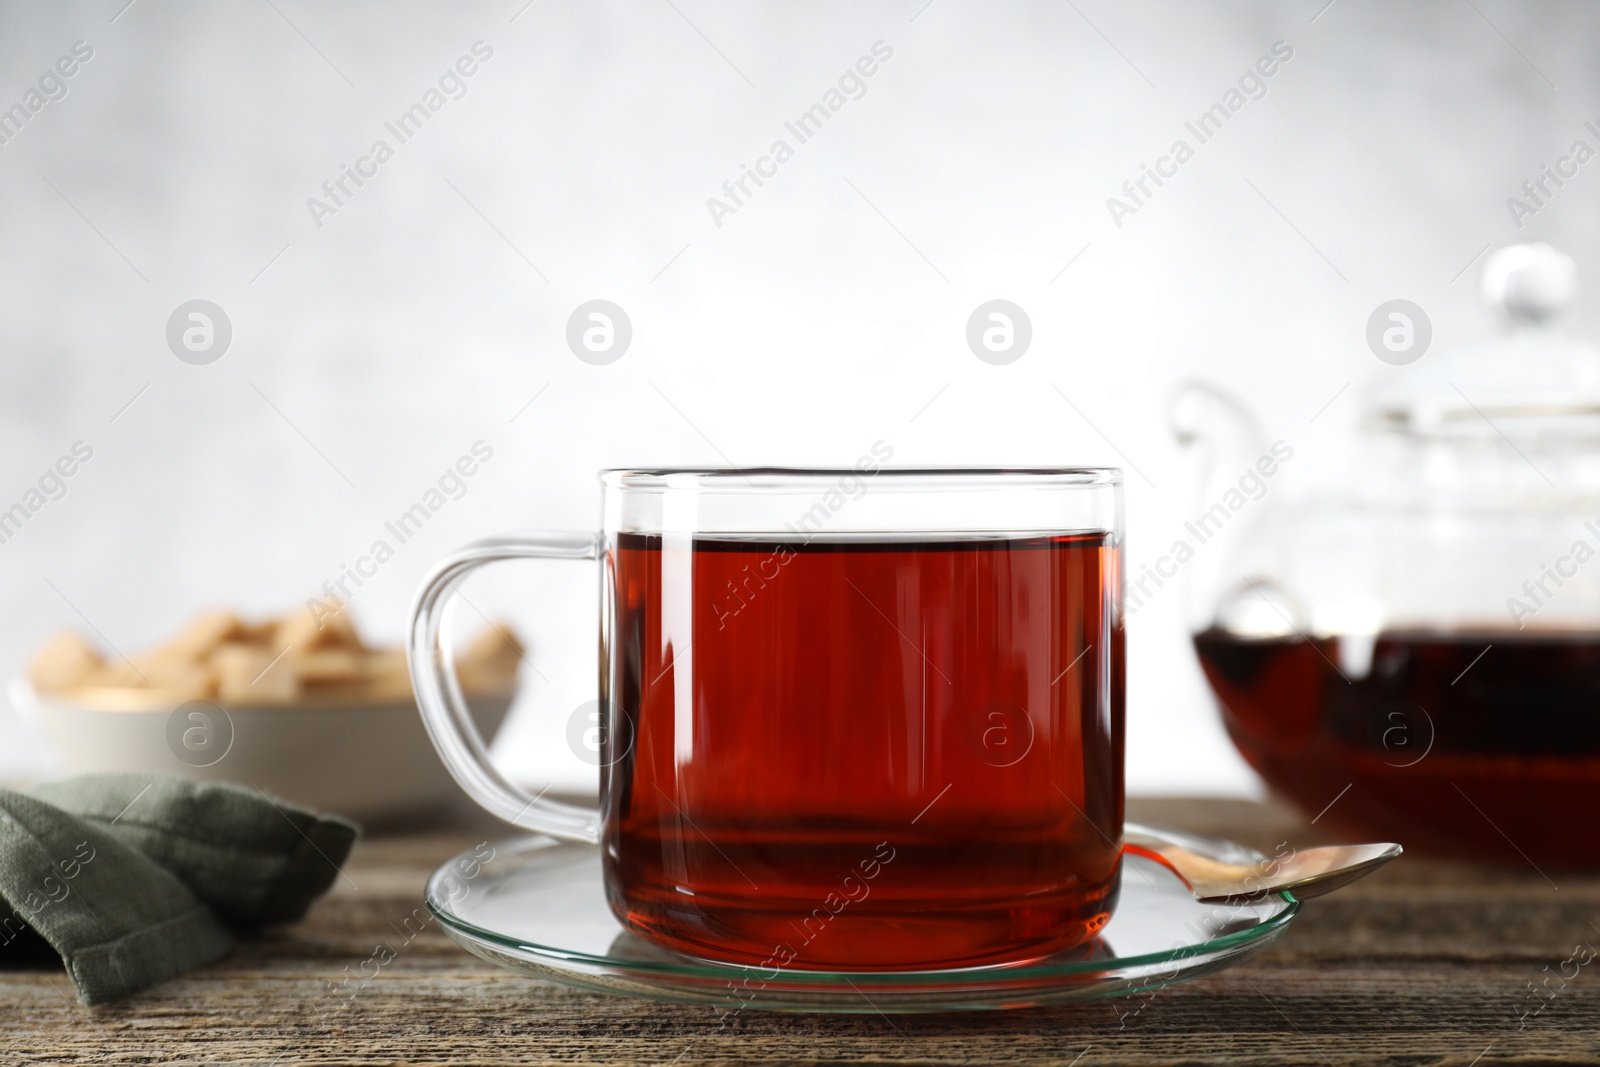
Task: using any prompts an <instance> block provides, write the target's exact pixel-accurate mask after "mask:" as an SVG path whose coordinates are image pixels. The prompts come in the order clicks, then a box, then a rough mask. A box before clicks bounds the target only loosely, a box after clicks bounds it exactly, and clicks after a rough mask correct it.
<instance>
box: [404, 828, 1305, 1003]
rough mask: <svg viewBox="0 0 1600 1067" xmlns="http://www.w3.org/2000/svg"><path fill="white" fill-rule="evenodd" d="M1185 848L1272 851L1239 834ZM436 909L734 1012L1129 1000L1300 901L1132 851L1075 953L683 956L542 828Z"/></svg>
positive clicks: (545, 968)
mask: <svg viewBox="0 0 1600 1067" xmlns="http://www.w3.org/2000/svg"><path fill="white" fill-rule="evenodd" d="M1174 836H1177V835H1174ZM1185 843H1186V844H1189V845H1190V846H1191V847H1204V848H1206V850H1207V851H1209V852H1211V854H1213V855H1218V856H1228V857H1229V858H1237V859H1241V860H1242V859H1246V858H1248V857H1255V859H1256V860H1260V859H1264V858H1265V857H1262V856H1260V855H1259V853H1254V852H1250V851H1249V850H1247V849H1243V848H1242V847H1241V846H1238V845H1235V844H1232V843H1231V842H1225V841H1216V840H1212V839H1197V838H1193V837H1185ZM491 857H492V858H491ZM427 904H428V908H429V910H431V911H432V912H433V914H434V915H435V916H436V917H437V918H438V920H439V925H440V927H441V928H442V929H443V930H444V932H445V933H446V934H448V935H449V936H450V937H451V938H452V939H453V940H454V941H455V942H456V943H457V944H459V945H461V946H462V947H463V948H465V949H467V950H468V951H469V952H472V953H474V954H476V955H478V956H481V957H483V958H484V959H486V960H489V961H490V962H491V963H498V964H500V965H501V966H503V967H508V968H510V969H511V970H513V971H520V972H521V973H523V974H528V975H532V976H533V977H535V978H543V979H546V980H548V981H552V982H560V983H562V984H563V985H569V986H577V987H579V988H581V989H592V990H599V991H602V992H607V993H620V994H623V995H626V996H636V997H648V998H651V999H655V1000H671V1001H680V1002H684V1003H690V1004H704V1005H711V1006H714V1007H720V1008H722V1009H724V1010H725V1011H726V1012H730V1013H732V1012H737V1011H740V1010H743V1009H745V1008H755V1009H768V1010H778V1011H812V1012H867V1013H871V1012H877V1013H885V1012H931V1011H960V1010H981V1009H994V1008H1022V1007H1029V1006H1032V1005H1037V1004H1056V1003H1060V1002H1062V1001H1069V1000H1088V999H1092V998H1095V997H1115V996H1124V995H1127V994H1131V993H1138V992H1142V991H1145V990H1149V989H1157V988H1160V987H1161V986H1165V985H1172V984H1174V983H1176V982H1187V981H1190V980H1192V979H1195V978H1200V977H1203V976H1205V975H1208V974H1213V973H1215V972H1217V971H1220V970H1222V969H1224V968H1226V967H1231V966H1232V965H1233V964H1235V963H1239V962H1240V961H1242V960H1247V959H1249V958H1250V957H1251V956H1254V955H1255V954H1256V953H1258V952H1260V951H1261V950H1262V949H1263V948H1265V947H1266V946H1267V945H1269V944H1271V943H1272V942H1273V941H1274V940H1276V939H1277V937H1278V935H1279V934H1281V933H1283V931H1284V930H1285V929H1286V928H1287V927H1288V925H1289V922H1290V921H1291V920H1292V919H1293V918H1294V917H1295V914H1296V913H1297V912H1298V911H1299V910H1300V905H1299V903H1298V902H1297V901H1295V900H1294V898H1293V897H1291V896H1289V895H1288V894H1287V893H1284V894H1280V895H1279V896H1276V897H1272V898H1269V899H1268V900H1266V901H1264V902H1262V903H1259V904H1250V905H1244V906H1232V905H1228V906H1219V905H1212V904H1200V903H1198V902H1197V901H1195V899H1194V898H1193V896H1191V895H1190V893H1189V890H1188V889H1187V888H1186V887H1185V886H1184V884H1183V883H1182V882H1181V881H1180V880H1179V879H1178V877H1177V875H1175V874H1173V873H1172V872H1171V871H1169V870H1168V869H1167V868H1165V867H1163V866H1161V865H1160V864H1158V863H1156V862H1154V861H1152V860H1148V859H1145V858H1144V857H1142V856H1137V855H1133V854H1128V855H1125V856H1124V860H1123V875H1122V898H1121V900H1120V902H1119V903H1118V904H1117V908H1116V911H1115V913H1114V914H1113V915H1112V918H1111V922H1110V923H1108V924H1107V926H1106V928H1105V929H1104V930H1103V931H1102V932H1101V933H1100V936H1099V937H1097V938H1095V940H1093V941H1091V942H1090V943H1089V944H1087V945H1083V946H1080V947H1078V948H1076V949H1072V950H1071V951H1069V952H1063V953H1058V954H1056V955H1053V956H1046V957H1043V958H1034V959H1028V960H1024V961H1021V962H1017V963H1008V964H1002V965H998V966H987V967H966V968H960V969H955V970H927V971H843V972H840V971H816V970H798V969H787V968H766V969H763V968H760V967H742V966H738V965H734V964H722V963H715V962H711V961H708V960H701V959H695V958H692V957H689V956H682V955H679V954H677V953H675V952H671V951H668V950H666V949H662V948H659V947H657V946H655V945H652V944H651V943H649V942H647V941H644V940H643V939H641V938H638V937H635V936H634V935H633V934H631V933H629V932H628V931H626V930H624V929H623V927H622V925H621V924H620V923H618V922H617V920H616V918H615V917H614V916H613V915H612V914H611V909H610V907H608V906H607V904H606V898H605V890H604V888H603V886H602V884H601V876H600V850H599V849H598V848H597V847H595V846H594V845H585V844H574V843H571V842H565V841H555V840H552V839H551V838H548V837H537V836H535V837H524V838H518V839H516V840H514V841H511V842H505V843H500V844H497V845H495V846H493V851H492V852H491V851H490V849H489V848H488V847H485V846H480V847H479V848H477V849H474V850H473V851H471V852H464V853H462V854H461V855H460V856H458V857H456V858H455V859H453V860H451V861H450V862H448V863H446V864H445V865H444V866H443V867H441V868H439V870H437V871H436V872H434V875H433V877H432V878H431V879H429V880H428V892H427Z"/></svg>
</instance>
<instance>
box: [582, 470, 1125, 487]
mask: <svg viewBox="0 0 1600 1067" xmlns="http://www.w3.org/2000/svg"><path fill="white" fill-rule="evenodd" d="M851 476H854V477H858V478H860V477H865V478H871V479H872V480H873V481H874V482H877V481H878V480H879V479H884V478H887V479H889V480H890V481H897V480H907V481H911V482H913V483H914V484H915V485H916V486H917V488H918V489H920V490H921V491H929V490H932V489H934V488H935V485H933V484H927V483H929V482H934V483H937V481H938V480H939V479H946V480H948V481H949V482H950V483H953V484H954V485H956V486H957V487H960V488H976V487H980V486H983V485H985V484H989V485H997V486H1003V485H1005V484H1006V483H1007V482H1013V483H1015V482H1022V483H1025V484H1026V483H1042V484H1045V485H1049V486H1054V487H1059V488H1069V487H1083V488H1093V487H1096V486H1119V485H1122V484H1123V474H1122V468H1120V467H876V468H873V469H870V470H858V469H856V468H854V467H612V468H608V469H606V470H602V471H601V472H600V482H601V484H602V485H604V486H605V487H606V488H607V489H627V490H651V489H690V488H694V489H701V490H706V489H712V490H716V489H726V490H728V491H731V492H750V491H751V490H756V491H768V492H770V491H772V490H776V489H782V488H785V487H786V486H787V485H789V484H794V485H797V486H798V485H801V484H803V483H806V482H811V481H814V480H816V479H822V478H834V479H838V478H846V477H851Z"/></svg>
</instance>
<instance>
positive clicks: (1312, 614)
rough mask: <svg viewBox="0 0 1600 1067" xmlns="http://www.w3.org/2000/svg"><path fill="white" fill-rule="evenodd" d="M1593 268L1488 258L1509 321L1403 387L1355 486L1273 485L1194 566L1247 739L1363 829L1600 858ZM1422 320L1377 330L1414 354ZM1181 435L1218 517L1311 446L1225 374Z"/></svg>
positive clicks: (1368, 445) (1517, 858)
mask: <svg viewBox="0 0 1600 1067" xmlns="http://www.w3.org/2000/svg"><path fill="white" fill-rule="evenodd" d="M1574 273H1575V272H1574V266H1573V261H1572V260H1571V259H1570V258H1569V257H1567V256H1565V255H1563V254H1562V253H1560V252H1558V251H1556V250H1555V249H1553V248H1550V247H1549V246H1547V245H1517V246H1512V247H1509V248H1503V249H1500V250H1499V251H1497V252H1495V253H1494V254H1492V255H1491V256H1490V257H1489V259H1488V260H1487V261H1486V263H1485V266H1484V269H1483V278H1482V294H1483V298H1484V302H1485V303H1486V304H1487V305H1488V307H1489V308H1490V310H1491V311H1492V312H1493V314H1494V315H1495V316H1496V318H1498V319H1499V320H1500V325H1501V329H1500V330H1499V332H1498V334H1497V335H1496V336H1494V337H1493V338H1492V339H1490V340H1488V341H1487V342H1485V343H1482V344H1479V345H1476V346H1472V347H1468V348H1464V349H1460V350H1457V351H1445V352H1436V353H1431V354H1430V353H1426V352H1424V353H1422V355H1421V358H1419V359H1417V360H1416V361H1415V362H1411V363H1409V364H1407V365H1405V366H1399V367H1396V368H1395V370H1393V371H1390V372H1388V373H1386V374H1385V375H1383V379H1384V380H1383V381H1382V383H1381V384H1380V385H1378V386H1377V387H1375V388H1374V389H1372V390H1370V391H1369V392H1368V394H1367V396H1366V400H1365V404H1364V409H1363V418H1362V422H1361V430H1360V433H1359V441H1358V442H1355V447H1354V448H1353V449H1352V451H1351V453H1350V455H1351V457H1352V459H1353V460H1354V463H1355V465H1354V468H1353V469H1354V472H1355V475H1356V476H1355V477H1352V478H1350V479H1347V482H1348V484H1347V485H1346V486H1345V487H1344V489H1343V490H1342V491H1340V492H1337V493H1333V494H1329V495H1324V496H1322V497H1319V498H1316V499H1312V500H1308V501H1305V502H1303V503H1301V504H1298V505H1297V506H1294V507H1292V508H1290V507H1284V506H1282V505H1281V504H1280V503H1279V501H1278V499H1277V492H1276V489H1274V491H1273V492H1271V493H1268V492H1265V490H1263V493H1262V499H1260V500H1259V501H1255V502H1250V503H1249V506H1248V508H1238V509H1237V510H1236V511H1234V510H1230V514H1229V517H1228V521H1227V523H1226V524H1225V525H1224V524H1223V523H1222V522H1221V521H1220V519H1219V520H1218V521H1217V523H1216V525H1217V528H1216V529H1215V530H1214V531H1213V532H1214V533H1215V535H1216V536H1215V541H1214V542H1213V543H1214V544H1215V546H1216V547H1215V549H1214V550H1210V551H1207V552H1204V553H1197V555H1196V560H1195V564H1196V565H1194V566H1191V567H1190V568H1189V596H1188V603H1189V617H1190V623H1191V627H1192V629H1193V630H1194V645H1195V649H1196V652H1197V654H1198V656H1199V659H1200V663H1201V666H1202V668H1203V670H1204V672H1205V675H1206V678H1207V680H1208V682H1209V683H1210V685H1211V687H1212V689H1213V691H1214V692H1215V694H1216V696H1217V698H1218V702H1219V704H1220V705H1221V711H1222V716H1223V721H1224V723H1225V725H1226V727H1227V730H1228V733H1229V735H1230V736H1231V737H1232V739H1233V741H1234V743H1235V744H1236V745H1237V746H1238V748H1239V750H1240V752H1241V753H1242V754H1243V755H1244V757H1245V759H1246V760H1247V761H1249V763H1250V764H1251V765H1252V766H1253V767H1254V768H1255V769H1256V770H1257V771H1258V772H1259V773H1260V774H1261V775H1262V777H1263V778H1265V779H1266V781H1267V783H1268V784H1269V785H1270V786H1272V787H1273V788H1274V789H1275V790H1276V791H1278V792H1280V793H1282V794H1284V795H1286V796H1287V797H1288V798H1289V799H1291V800H1292V801H1294V802H1295V803H1296V804H1298V805H1299V806H1300V807H1301V808H1302V809H1303V810H1305V811H1306V812H1307V813H1309V814H1311V815H1324V814H1325V815H1326V821H1327V822H1329V823H1332V824H1335V825H1338V826H1341V827H1342V828H1343V829H1345V830H1346V831H1347V832H1351V833H1355V834H1358V835H1361V836H1365V837H1369V838H1381V839H1388V840H1394V841H1399V842H1400V843H1402V844H1404V845H1406V846H1407V847H1413V846H1414V847H1418V848H1421V849H1423V850H1428V851H1434V852H1443V853H1447V854H1453V855H1456V856H1462V857H1467V858H1472V859H1481V860H1489V861H1500V862H1507V863H1520V864H1526V863H1534V864H1535V865H1538V866H1540V867H1541V868H1542V867H1544V866H1551V867H1563V868H1600V820H1596V819H1593V818H1591V817H1590V813H1592V812H1597V811H1600V351H1597V350H1596V349H1594V348H1593V347H1591V346H1589V345H1587V344H1582V343H1579V342H1577V341H1574V340H1572V339H1570V338H1569V337H1567V335H1566V334H1565V333H1563V332H1562V331H1561V330H1560V329H1559V328H1558V326H1557V320H1558V319H1559V317H1560V315H1561V313H1562V312H1563V311H1564V310H1566V309H1567V307H1569V306H1570V304H1571V302H1572V298H1573V295H1574V289H1575V286H1574ZM1417 317H1418V316H1417V315H1416V314H1415V310H1412V311H1407V310H1406V309H1404V308H1402V309H1401V310H1398V311H1395V312H1392V313H1391V315H1390V319H1391V321H1390V323H1389V324H1388V326H1387V330H1385V329H1383V327H1384V326H1385V324H1384V323H1383V322H1381V321H1380V322H1379V328H1380V330H1379V331H1375V332H1374V336H1376V337H1377V338H1379V339H1380V340H1379V343H1380V344H1381V343H1383V342H1382V339H1383V338H1384V334H1385V333H1387V332H1388V330H1393V331H1396V332H1395V333H1393V334H1390V335H1389V339H1390V340H1392V341H1396V342H1398V343H1399V344H1400V345H1401V346H1402V347H1403V345H1404V343H1405V342H1406V341H1408V340H1411V341H1414V338H1415V337H1416V336H1417V333H1416V331H1417V330H1418V329H1425V328H1426V325H1425V320H1424V322H1423V323H1422V324H1420V325H1419V323H1418V322H1417V321H1415V320H1416V318H1417ZM1419 347H1420V346H1419ZM1374 351H1378V347H1377V345H1375V347H1374ZM1380 355H1383V353H1380ZM1386 361H1387V362H1398V361H1399V360H1395V359H1387V358H1386ZM1174 424H1175V429H1176V431H1177V433H1178V436H1179V439H1180V440H1181V441H1183V442H1185V443H1187V444H1190V445H1191V446H1193V447H1195V448H1196V449H1198V450H1199V451H1201V452H1202V453H1203V455H1204V459H1205V462H1204V467H1205V469H1206V472H1207V473H1206V474H1205V476H1204V477H1203V478H1202V490H1201V501H1202V503H1201V510H1200V514H1201V515H1202V516H1204V515H1205V514H1207V513H1208V512H1211V513H1215V512H1216V507H1217V502H1218V501H1220V500H1223V499H1225V498H1226V493H1227V490H1228V489H1229V488H1235V489H1236V488H1237V487H1238V486H1240V485H1241V484H1244V483H1245V482H1248V481H1249V479H1248V478H1244V479H1241V474H1240V472H1241V471H1246V472H1249V471H1251V470H1254V471H1256V472H1258V473H1264V472H1265V471H1266V470H1267V469H1268V464H1270V463H1272V462H1273V457H1274V450H1276V455H1277V458H1283V452H1284V451H1285V449H1287V448H1289V447H1290V446H1288V445H1287V444H1286V443H1285V442H1277V443H1275V444H1270V445H1269V444H1268V443H1267V441H1266V439H1265V435H1264V434H1263V433H1262V431H1261V429H1260V426H1259V423H1257V421H1256V420H1255V419H1254V418H1253V417H1252V416H1251V415H1250V414H1249V412H1248V411H1246V410H1245V409H1244V408H1243V407H1242V406H1241V405H1240V404H1239V403H1238V402H1237V401H1235V400H1233V399H1232V398H1231V397H1229V396H1228V395H1226V394H1225V393H1223V392H1221V391H1220V390H1218V389H1216V388H1215V387H1212V386H1209V385H1202V384H1191V385H1189V386H1186V387H1184V388H1183V389H1181V390H1180V392H1179V395H1178V397H1177V401H1176V404H1175V406H1174ZM1257 483H1260V484H1262V485H1265V483H1264V482H1263V481H1262V480H1261V479H1260V478H1257V479H1256V480H1255V482H1251V483H1250V484H1251V485H1252V486H1253V485H1254V484H1257ZM1129 580H1130V583H1132V582H1134V581H1135V580H1136V579H1135V578H1134V576H1132V575H1130V578H1129ZM1131 599H1132V594H1131V593H1130V600H1131ZM1574 815H1576V816H1577V817H1576V818H1575V817H1574Z"/></svg>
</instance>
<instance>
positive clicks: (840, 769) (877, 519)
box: [410, 456, 1125, 969]
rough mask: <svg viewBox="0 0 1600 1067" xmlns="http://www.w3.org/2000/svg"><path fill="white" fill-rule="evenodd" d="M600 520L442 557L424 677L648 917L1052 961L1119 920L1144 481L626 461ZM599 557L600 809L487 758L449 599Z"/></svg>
mask: <svg viewBox="0 0 1600 1067" xmlns="http://www.w3.org/2000/svg"><path fill="white" fill-rule="evenodd" d="M601 482H602V485H603V487H604V507H603V511H602V530H601V532H600V533H599V534H528V535H521V536H510V537H501V538H495V539H491V540H488V541H483V542H480V543H478V544H476V545H473V546H471V547H469V548H467V549H465V550H463V551H461V552H459V553H457V554H455V555H454V556H451V557H450V558H448V559H446V560H445V561H444V562H442V563H441V564H440V565H439V566H438V567H437V568H436V569H435V570H434V572H433V573H432V575H431V576H430V577H429V578H428V580H427V581H426V582H425V583H424V584H423V586H422V588H421V590H420V591H419V593H418V596H417V600H416V603H415V606H414V609H413V617H412V630H411V648H410V651H411V671H412V678H413V681H414V683H415V688H416V692H417V699H418V704H419V706H420V707H421V709H422V714H423V718H424V721H425V722H426V723H427V727H428V730H429V733H430V735H431V736H432V738H433V740H434V743H435V745H436V746H437V747H438V749H439V753H440V755H441V757H442V758H443V760H444V762H445V765H446V766H447V767H448V768H449V769H450V771H451V772H452V773H453V774H454V775H455V777H456V778H457V780H458V781H459V782H460V783H461V785H462V787H463V788H464V789H466V791H467V792H468V793H469V794H470V795H471V796H472V797H473V798H474V799H475V800H477V801H478V803H480V804H482V805H483V806H484V807H485V808H486V809H487V810H489V811H490V812H492V813H494V814H495V815H497V816H499V817H500V818H502V819H505V820H506V821H508V822H510V823H513V824H514V825H517V826H519V827H523V828H525V829H528V830H534V831H538V832H541V833H546V834H550V835H553V836H556V837H561V838H567V839H572V840H579V841H587V842H593V843H597V844H600V845H601V846H602V849H603V853H602V855H603V862H604V870H605V885H606V891H607V895H608V898H609V901H610V904H611V907H612V910H613V911H614V912H615V914H616V915H617V917H618V918H619V920H621V921H622V922H623V923H624V925H625V926H627V927H628V928H629V929H630V930H632V931H634V932H635V933H637V934H639V935H641V936H643V937H645V938H648V939H650V940H653V941H655V942H656V943H658V944H660V945H663V946H666V947H668V948H671V949H675V950H677V951H680V952H684V953H687V954H689V955H694V956H701V957H707V958H711V959H718V960H723V961H730V962H739V963H747V964H752V965H760V966H763V967H796V968H814V967H837V968H844V969H894V968H911V967H929V966H967V965H977V964H983V963H993V962H996V961H1004V960H1012V959H1018V960H1020V959H1027V958H1033V957H1037V956H1042V955H1045V954H1048V953H1051V952H1055V951H1059V950H1061V949H1064V948H1067V947H1070V946H1072V945H1074V944H1079V943H1082V942H1084V941H1086V940H1088V939H1090V938H1092V937H1093V936H1094V935H1095V933H1096V932H1098V930H1099V929H1101V928H1102V927H1103V926H1104V925H1105V923H1106V922H1107V921H1108V920H1109V918H1110V915H1111V911H1112V908H1113V907H1114V905H1115V902H1116V898H1117V893H1118V887H1119V884H1120V883H1119V877H1120V871H1121V866H1120V860H1121V833H1122V811H1123V774H1122V765H1123V701H1124V688H1125V687H1124V680H1123V673H1124V666H1123V664H1124V654H1123V625H1122V563H1121V545H1122V536H1123V504H1122V478H1121V473H1120V472H1119V471H1116V470H1110V469H1090V468H1035V469H1015V470H1004V469H989V470H977V469H944V470H910V469H893V468H882V467H881V466H880V465H879V463H878V461H877V460H876V459H875V458H874V457H872V456H865V457H863V458H862V461H861V462H860V463H858V464H857V465H856V467H854V468H851V469H836V470H783V469H760V470H733V469H700V470H613V471H606V472H604V473H603V474H602V475H601ZM530 557H531V558H556V559H598V560H599V562H600V564H601V575H602V583H601V602H602V611H601V616H602V623H601V633H600V647H601V657H600V660H601V663H600V679H599V692H598V697H599V700H598V707H599V708H600V722H599V723H597V726H598V728H599V735H600V765H601V789H600V806H599V809H598V810H597V811H591V810H588V809H585V808H580V807H575V806H572V805H568V804H563V803H558V802H555V801H553V800H550V799H548V798H545V797H542V796H535V795H530V794H529V793H528V792H527V791H525V790H523V789H521V788H519V787H518V786H516V785H514V784H512V783H511V782H509V781H508V780H506V778H505V777H504V776H503V775H501V774H500V773H499V772H498V771H497V770H496V769H495V768H494V767H493V765H492V764H491V762H490V761H489V759H488V756H487V752H486V750H485V746H484V744H483V741H482V738H481V737H480V736H479V735H478V733H477V731H476V729H475V727H474V726H473V724H472V720H471V718H470V716H469V714H468V713H467V709H466V705H465V703H464V701H463V700H462V696H461V691H460V687H459V685H458V683H457V682H456V679H455V676H454V673H453V671H452V669H451V664H450V656H449V651H448V641H447V640H446V634H445V632H444V627H443V623H444V619H445V617H446V616H445V613H444V610H443V609H444V608H445V606H446V604H447V603H448V601H449V599H450V597H451V595H452V590H453V588H454V585H455V584H456V583H457V582H458V581H459V580H460V579H461V578H462V577H463V576H464V575H466V574H467V573H468V572H469V571H471V570H473V569H475V568H477V567H480V566H483V565H484V564H487V563H490V562H493V561H497V560H506V559H516V558H530Z"/></svg>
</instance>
